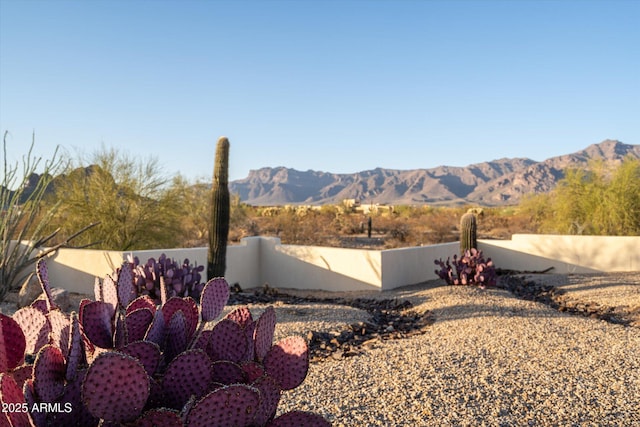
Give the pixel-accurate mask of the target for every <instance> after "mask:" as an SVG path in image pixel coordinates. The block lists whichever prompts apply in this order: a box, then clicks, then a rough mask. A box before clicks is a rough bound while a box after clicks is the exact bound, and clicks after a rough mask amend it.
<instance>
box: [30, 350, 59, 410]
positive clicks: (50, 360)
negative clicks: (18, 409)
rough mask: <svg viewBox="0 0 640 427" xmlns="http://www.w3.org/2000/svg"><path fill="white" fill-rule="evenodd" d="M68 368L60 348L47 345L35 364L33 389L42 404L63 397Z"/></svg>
mask: <svg viewBox="0 0 640 427" xmlns="http://www.w3.org/2000/svg"><path fill="white" fill-rule="evenodd" d="M65 373H66V366H65V363H64V356H63V355H62V352H61V351H60V349H59V348H58V347H55V346H53V345H51V344H47V345H45V346H44V347H42V349H41V350H40V352H39V353H38V356H37V357H36V361H35V363H34V364H33V388H34V391H35V393H36V395H37V396H38V397H39V398H40V401H41V402H53V401H54V400H56V399H57V398H58V397H60V396H62V393H63V391H64V378H65Z"/></svg>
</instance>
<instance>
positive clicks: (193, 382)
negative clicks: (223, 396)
mask: <svg viewBox="0 0 640 427" xmlns="http://www.w3.org/2000/svg"><path fill="white" fill-rule="evenodd" d="M212 378H213V367H212V366H211V359H210V358H209V356H207V353H205V352H204V350H200V349H197V350H187V351H185V352H184V353H181V354H180V355H178V356H177V357H176V358H175V359H173V360H172V361H171V363H170V364H169V366H167V370H166V371H165V374H164V379H163V382H162V385H163V388H164V396H165V403H166V405H167V406H168V407H169V408H173V409H180V408H182V407H183V406H184V404H185V403H187V400H189V396H192V395H193V396H196V399H199V398H201V397H202V396H204V395H205V394H206V393H207V392H208V391H209V384H210V383H211V380H212Z"/></svg>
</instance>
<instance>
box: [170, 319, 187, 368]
mask: <svg viewBox="0 0 640 427" xmlns="http://www.w3.org/2000/svg"><path fill="white" fill-rule="evenodd" d="M186 330H187V326H186V321H185V319H184V315H183V314H182V310H178V311H177V312H176V313H175V314H174V315H173V316H171V320H170V321H169V326H168V328H167V332H166V337H167V341H166V345H165V350H164V359H165V361H166V362H169V361H171V360H172V359H173V358H174V357H176V356H177V355H178V354H180V353H182V352H183V351H185V350H186V348H187V345H188V343H189V341H188V338H187V333H186Z"/></svg>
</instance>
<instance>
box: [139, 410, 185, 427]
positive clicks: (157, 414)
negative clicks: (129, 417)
mask: <svg viewBox="0 0 640 427" xmlns="http://www.w3.org/2000/svg"><path fill="white" fill-rule="evenodd" d="M183 426H184V423H183V422H182V419H181V418H180V413H179V412H178V411H175V410H173V409H167V408H156V409H150V410H148V411H147V412H145V413H144V414H142V416H141V417H140V418H138V419H137V420H135V421H134V422H133V423H131V427H183Z"/></svg>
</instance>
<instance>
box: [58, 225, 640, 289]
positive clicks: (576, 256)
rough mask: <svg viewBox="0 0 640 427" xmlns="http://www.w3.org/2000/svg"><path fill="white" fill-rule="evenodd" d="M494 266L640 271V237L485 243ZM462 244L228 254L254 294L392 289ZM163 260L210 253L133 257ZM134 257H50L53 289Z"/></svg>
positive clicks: (247, 247)
mask: <svg viewBox="0 0 640 427" xmlns="http://www.w3.org/2000/svg"><path fill="white" fill-rule="evenodd" d="M478 246H479V248H480V249H482V250H483V251H484V252H485V254H486V255H487V256H490V257H491V258H492V259H493V260H494V261H495V264H496V266H497V267H500V268H504V269H512V270H544V269H547V268H549V267H554V270H553V272H554V273H589V272H598V271H640V251H638V248H640V236H635V237H606V236H550V235H523V234H519V235H514V236H513V238H512V240H480V241H479V242H478ZM457 251H458V242H452V243H444V244H439V245H430V246H421V247H411V248H402V249H392V250H384V251H379V250H359V249H344V248H329V247H320V246H294V245H282V244H280V239H278V238H266V237H250V238H246V239H243V240H242V243H241V244H240V245H233V246H229V247H228V248H227V272H226V274H225V276H226V278H227V280H228V282H229V283H231V284H234V283H238V284H239V285H240V286H241V287H242V288H245V289H247V288H254V287H259V286H262V285H264V284H265V283H268V284H269V285H271V286H274V287H279V288H297V289H323V290H328V291H346V290H381V291H384V290H390V289H394V288H397V287H400V286H406V285H412V284H416V283H420V282H424V281H427V280H432V279H435V278H436V277H437V276H436V274H435V273H434V270H435V269H436V266H435V264H434V263H433V261H434V260H435V259H438V258H442V259H446V258H447V257H449V256H451V255H453V254H454V253H457ZM161 253H165V254H166V255H167V256H169V257H172V258H175V259H178V260H184V259H185V258H188V259H189V260H190V262H191V263H192V264H196V263H197V264H198V265H206V259H207V248H190V249H171V250H153V251H134V252H133V253H132V254H133V255H135V256H138V258H139V259H140V260H141V262H145V261H146V260H147V259H148V258H149V257H156V258H157V257H158V256H160V254H161ZM128 254H131V253H129V252H116V251H97V250H88V249H61V250H59V251H58V253H57V254H56V255H54V256H52V257H50V258H49V260H48V262H47V265H48V267H49V276H50V279H51V283H52V284H53V286H56V287H61V288H65V289H68V290H69V291H72V292H81V293H91V292H93V284H94V281H95V277H101V278H102V277H104V276H105V275H106V274H109V273H111V272H112V271H113V270H114V269H115V267H117V266H119V265H120V263H121V262H122V260H123V259H125V258H126V256H127V255H128Z"/></svg>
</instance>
